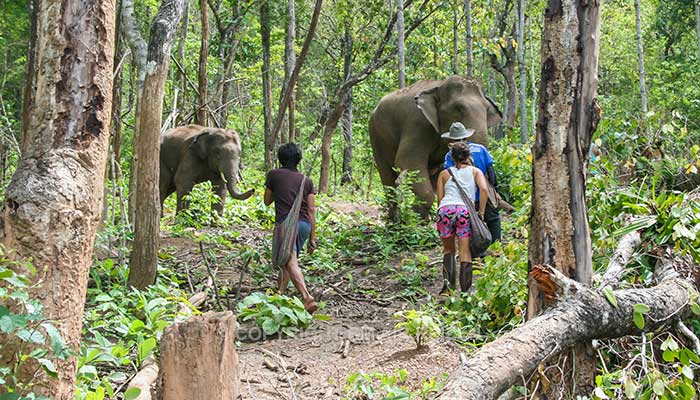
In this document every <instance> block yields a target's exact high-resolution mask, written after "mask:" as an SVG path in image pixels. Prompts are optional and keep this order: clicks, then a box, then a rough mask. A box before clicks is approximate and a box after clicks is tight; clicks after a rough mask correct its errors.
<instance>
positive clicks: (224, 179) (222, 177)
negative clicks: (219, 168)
mask: <svg viewBox="0 0 700 400" xmlns="http://www.w3.org/2000/svg"><path fill="white" fill-rule="evenodd" d="M219 174H221V180H222V181H224V183H228V181H227V180H226V177H225V176H224V173H223V172H219Z"/></svg>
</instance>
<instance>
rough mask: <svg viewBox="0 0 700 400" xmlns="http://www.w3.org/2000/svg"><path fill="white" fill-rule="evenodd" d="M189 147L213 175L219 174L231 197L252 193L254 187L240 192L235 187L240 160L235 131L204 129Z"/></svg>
mask: <svg viewBox="0 0 700 400" xmlns="http://www.w3.org/2000/svg"><path fill="white" fill-rule="evenodd" d="M189 147H190V149H191V150H192V151H193V152H194V154H195V155H196V156H197V157H198V158H200V159H201V160H202V161H203V162H204V163H206V165H207V166H208V167H209V170H210V171H212V172H213V174H214V175H216V176H220V177H221V178H222V179H223V181H224V182H226V188H227V189H228V192H229V194H230V195H231V197H233V198H234V199H237V200H245V199H247V198H249V197H250V196H252V195H253V193H254V192H255V190H254V189H250V190H248V191H247V192H245V193H240V192H239V191H238V189H237V188H236V182H238V174H239V169H240V162H241V142H240V139H239V137H238V134H237V133H236V132H235V131H232V130H228V129H205V130H203V131H202V132H201V133H199V134H198V135H197V136H195V137H194V138H193V139H192V142H191V143H190V146H189ZM211 178H214V177H213V176H212V177H211Z"/></svg>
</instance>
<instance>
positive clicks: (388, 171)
mask: <svg viewBox="0 0 700 400" xmlns="http://www.w3.org/2000/svg"><path fill="white" fill-rule="evenodd" d="M375 163H376V164H377V171H378V172H379V178H380V179H381V181H382V185H384V190H385V193H386V199H387V207H388V211H389V220H390V221H394V222H398V220H397V219H398V213H397V212H396V210H397V204H396V198H395V196H394V195H393V193H392V192H391V188H393V187H394V186H395V182H396V178H397V176H398V175H397V174H396V172H394V170H393V169H392V165H391V164H390V163H389V162H387V161H386V160H377V156H376V155H375Z"/></svg>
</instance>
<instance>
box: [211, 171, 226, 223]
mask: <svg viewBox="0 0 700 400" xmlns="http://www.w3.org/2000/svg"><path fill="white" fill-rule="evenodd" d="M211 186H212V187H213V188H214V191H215V193H216V195H217V196H219V199H220V200H219V202H218V203H216V204H213V205H212V208H213V209H214V211H216V213H217V214H219V215H224V204H226V192H227V191H228V190H227V189H226V183H224V181H223V180H221V179H218V180H214V181H212V182H211Z"/></svg>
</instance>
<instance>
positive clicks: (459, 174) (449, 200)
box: [438, 166, 476, 209]
mask: <svg viewBox="0 0 700 400" xmlns="http://www.w3.org/2000/svg"><path fill="white" fill-rule="evenodd" d="M450 170H451V171H452V174H454V178H457V180H458V181H459V183H460V185H462V188H463V189H464V190H465V191H466V192H467V195H469V198H470V199H472V201H474V198H475V197H476V182H474V167H472V166H467V167H465V168H460V169H457V168H450ZM454 178H453V177H452V176H450V179H448V180H447V182H446V183H445V196H443V198H442V200H441V201H440V205H438V209H439V208H442V207H444V206H453V205H455V206H466V204H464V200H462V193H461V192H460V190H459V187H457V184H456V183H455V182H454Z"/></svg>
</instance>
